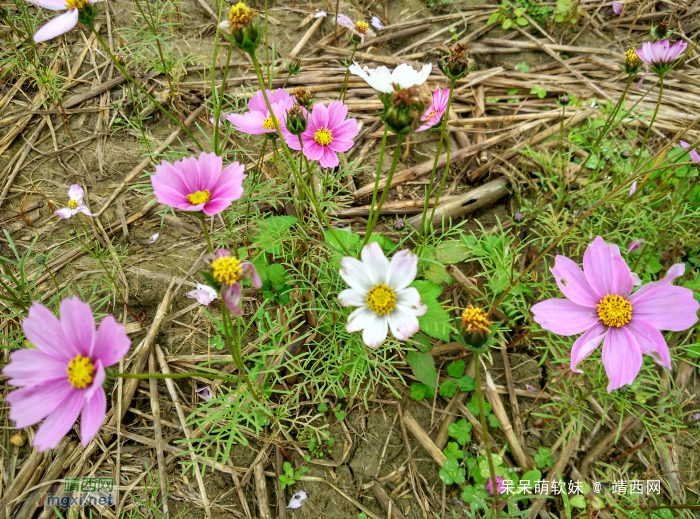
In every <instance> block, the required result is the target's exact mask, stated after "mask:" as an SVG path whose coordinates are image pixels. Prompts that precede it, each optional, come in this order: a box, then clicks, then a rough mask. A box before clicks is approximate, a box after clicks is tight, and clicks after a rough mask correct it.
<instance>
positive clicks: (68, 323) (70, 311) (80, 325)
mask: <svg viewBox="0 0 700 519" xmlns="http://www.w3.org/2000/svg"><path fill="white" fill-rule="evenodd" d="M61 326H62V327H63V332H64V333H65V334H66V337H68V339H69V340H70V341H71V342H72V343H73V346H74V347H75V349H76V351H77V352H78V353H79V354H80V355H82V356H83V357H92V348H93V344H92V343H93V340H94V339H95V318H94V317H93V315H92V309H91V308H90V305H89V304H87V303H84V302H82V301H81V300H80V299H78V296H73V297H71V298H66V299H64V300H63V301H61Z"/></svg>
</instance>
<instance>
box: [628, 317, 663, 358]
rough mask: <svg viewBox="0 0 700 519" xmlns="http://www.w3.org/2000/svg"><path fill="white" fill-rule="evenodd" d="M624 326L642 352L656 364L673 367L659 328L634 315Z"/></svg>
mask: <svg viewBox="0 0 700 519" xmlns="http://www.w3.org/2000/svg"><path fill="white" fill-rule="evenodd" d="M625 328H627V330H629V332H630V333H631V334H632V335H633V336H634V338H635V340H636V341H637V344H638V345H639V348H640V349H641V350H642V353H644V354H646V355H649V356H650V357H653V358H654V361H655V362H656V363H657V364H659V365H661V366H663V367H665V368H668V369H671V370H672V369H673V363H672V362H671V353H670V352H669V351H668V345H667V344H666V341H665V340H664V336H663V335H661V332H660V331H659V330H657V329H656V328H655V327H654V326H652V325H651V324H650V323H648V322H646V321H644V320H642V319H638V318H636V317H632V320H631V321H630V322H629V324H627V325H626V326H625Z"/></svg>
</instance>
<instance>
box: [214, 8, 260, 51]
mask: <svg viewBox="0 0 700 519" xmlns="http://www.w3.org/2000/svg"><path fill="white" fill-rule="evenodd" d="M257 16H258V13H257V12H256V11H253V10H252V9H250V8H249V7H248V6H247V5H245V2H238V3H237V4H235V5H233V6H231V8H230V9H229V11H228V20H225V21H223V22H221V23H220V24H219V29H222V30H227V31H228V32H229V33H230V34H231V39H232V40H233V43H234V44H235V45H236V46H237V47H238V48H240V49H242V50H244V51H246V52H248V53H253V52H255V49H257V48H258V45H260V38H261V36H262V32H261V31H260V30H258V24H257V23H255V24H253V20H254V19H255V17H257Z"/></svg>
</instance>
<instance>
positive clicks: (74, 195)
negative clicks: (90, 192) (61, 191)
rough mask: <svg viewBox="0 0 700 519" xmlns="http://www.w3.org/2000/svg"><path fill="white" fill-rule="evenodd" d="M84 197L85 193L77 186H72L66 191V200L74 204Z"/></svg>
mask: <svg viewBox="0 0 700 519" xmlns="http://www.w3.org/2000/svg"><path fill="white" fill-rule="evenodd" d="M84 196H85V191H83V188H82V187H80V186H79V185H78V184H73V185H71V186H70V188H69V189H68V198H70V199H71V200H73V201H75V202H80V201H81V200H82V199H83V197H84Z"/></svg>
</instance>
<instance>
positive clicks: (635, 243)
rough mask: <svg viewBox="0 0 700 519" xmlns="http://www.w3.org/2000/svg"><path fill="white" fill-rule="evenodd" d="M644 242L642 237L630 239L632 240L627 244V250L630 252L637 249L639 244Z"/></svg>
mask: <svg viewBox="0 0 700 519" xmlns="http://www.w3.org/2000/svg"><path fill="white" fill-rule="evenodd" d="M644 242H645V240H644V239H641V240H632V241H631V242H630V244H629V245H628V246H627V252H628V253H630V252H634V251H636V250H637V249H639V246H640V245H641V244H642V243H644Z"/></svg>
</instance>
